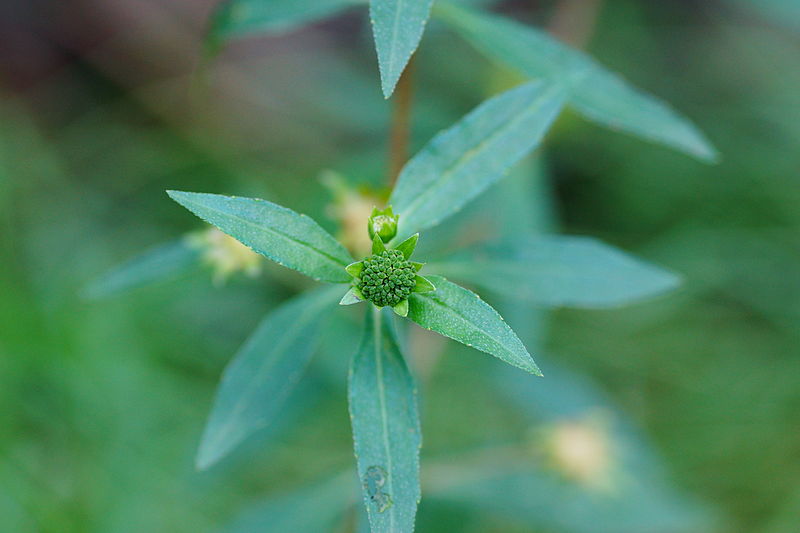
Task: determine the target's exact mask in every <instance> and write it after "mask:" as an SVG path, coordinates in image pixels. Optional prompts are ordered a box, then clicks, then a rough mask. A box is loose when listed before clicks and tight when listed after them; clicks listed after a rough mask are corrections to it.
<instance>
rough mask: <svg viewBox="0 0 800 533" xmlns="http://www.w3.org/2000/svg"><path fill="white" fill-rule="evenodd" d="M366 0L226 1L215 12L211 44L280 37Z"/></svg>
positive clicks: (210, 35)
mask: <svg viewBox="0 0 800 533" xmlns="http://www.w3.org/2000/svg"><path fill="white" fill-rule="evenodd" d="M365 3H366V0H226V1H224V2H222V3H221V4H220V5H219V7H218V8H217V9H216V11H215V12H214V15H213V16H212V19H211V31H210V34H209V38H210V39H211V40H212V41H218V40H221V39H227V38H231V37H238V36H243V35H248V34H255V33H277V32H282V31H287V30H291V29H294V28H296V27H297V26H300V25H303V24H308V23H310V22H314V21H316V20H318V19H321V18H324V17H327V16H329V15H333V14H335V13H337V12H339V11H342V10H344V9H347V8H349V7H352V6H355V5H359V4H365Z"/></svg>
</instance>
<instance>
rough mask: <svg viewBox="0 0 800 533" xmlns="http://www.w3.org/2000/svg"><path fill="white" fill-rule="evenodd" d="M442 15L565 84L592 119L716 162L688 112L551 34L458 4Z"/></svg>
mask: <svg viewBox="0 0 800 533" xmlns="http://www.w3.org/2000/svg"><path fill="white" fill-rule="evenodd" d="M436 12H437V14H438V15H440V16H441V18H442V19H443V20H444V21H445V22H447V23H448V24H449V25H451V26H452V27H453V29H455V30H456V31H457V32H458V33H460V34H461V35H462V36H463V37H464V38H465V39H466V40H467V41H469V42H470V43H471V44H472V45H473V46H475V47H476V48H477V49H478V50H480V51H481V52H483V53H484V54H486V55H488V56H489V57H491V58H492V59H495V60H497V61H500V62H502V63H505V64H507V65H508V66H510V67H512V68H514V69H516V70H518V71H519V72H520V73H522V74H524V75H526V76H529V77H531V78H547V79H549V80H552V81H553V82H557V83H560V84H562V85H563V86H564V87H565V88H566V89H567V90H568V92H569V103H570V104H571V105H572V106H573V107H574V108H575V109H576V110H577V111H579V112H580V113H582V114H583V115H584V116H585V117H586V118H588V119H589V120H592V121H595V122H597V123H599V124H602V125H604V126H607V127H610V128H612V129H619V130H623V131H627V132H629V133H632V134H634V135H638V136H640V137H642V138H645V139H647V140H650V141H654V142H658V143H661V144H664V145H666V146H669V147H672V148H675V149H677V150H680V151H683V152H685V153H687V154H690V155H692V156H695V157H697V158H699V159H703V160H705V161H714V160H715V159H716V157H717V153H716V150H715V149H714V147H713V146H712V145H711V144H710V143H709V142H708V140H707V139H706V138H705V136H704V135H703V134H702V133H701V132H700V131H699V130H698V129H697V128H696V127H695V126H694V125H693V124H692V123H691V122H690V121H689V120H688V119H686V118H685V117H683V116H682V115H680V114H679V113H677V112H676V111H674V110H673V109H671V108H670V107H669V106H668V105H667V104H665V103H664V102H662V101H661V100H659V99H657V98H655V97H652V96H650V95H648V94H645V93H644V92H641V91H639V90H638V89H636V88H634V87H633V86H631V85H629V84H628V83H626V82H625V81H624V80H623V79H622V78H620V77H618V76H617V75H615V74H614V73H612V72H610V71H608V70H606V69H605V68H604V67H603V66H601V65H600V64H598V63H597V62H595V61H594V60H593V59H592V58H590V57H589V56H587V55H585V54H583V53H581V52H579V51H577V50H574V49H572V48H570V47H569V46H567V45H564V44H562V43H560V42H558V41H557V40H556V39H554V38H553V37H551V36H549V35H548V34H547V33H545V32H543V31H540V30H537V29H535V28H532V27H530V26H525V25H522V24H519V23H517V22H514V21H512V20H509V19H506V18H503V17H498V16H494V15H489V14H487V13H480V12H477V11H472V10H470V9H467V8H464V7H461V6H456V5H455V4H453V3H445V2H442V3H440V4H437V10H436Z"/></svg>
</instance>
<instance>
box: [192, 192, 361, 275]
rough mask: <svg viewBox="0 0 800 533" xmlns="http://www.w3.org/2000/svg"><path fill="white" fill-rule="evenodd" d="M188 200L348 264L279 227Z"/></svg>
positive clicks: (341, 264) (195, 204) (300, 215)
mask: <svg viewBox="0 0 800 533" xmlns="http://www.w3.org/2000/svg"><path fill="white" fill-rule="evenodd" d="M186 202H187V203H189V204H191V205H193V206H196V207H197V206H199V207H201V208H203V209H207V210H209V211H213V212H215V213H219V214H222V215H225V216H227V217H230V218H233V219H236V220H239V221H241V222H243V223H245V224H247V225H248V226H250V227H253V228H256V229H259V230H264V231H268V232H270V233H274V234H275V235H278V236H280V237H282V238H284V239H285V240H287V241H290V242H294V243H297V244H300V245H302V246H303V247H305V248H308V249H309V250H312V251H314V252H316V253H317V254H319V255H321V256H322V257H324V258H326V259H328V260H330V261H332V262H334V263H335V264H336V265H337V266H346V265H347V263H346V262H344V261H339V259H337V258H336V257H334V256H333V255H331V254H329V253H327V252H325V251H323V250H320V249H318V248H315V247H314V246H312V245H311V244H310V243H307V242H305V241H302V240H300V239H298V238H296V237H294V236H292V235H290V234H288V233H284V232H282V231H279V230H277V229H275V228H272V227H270V226H262V225H259V224H257V223H255V222H253V221H251V220H248V219H246V218H242V217H241V216H239V215H235V214H231V213H229V212H227V211H222V210H220V209H217V208H215V207H210V206H206V205H202V204H199V203H197V202H193V201H191V200H187V201H186ZM278 207H280V206H278ZM296 214H297V216H299V217H302V216H304V215H302V214H300V213H296ZM201 218H202V217H201ZM307 218H308V217H307ZM312 222H313V220H312ZM214 225H216V224H214ZM323 231H324V230H323ZM234 238H236V237H234ZM237 240H238V239H237ZM334 242H336V241H334ZM256 251H257V252H258V253H260V254H261V255H264V256H266V257H268V258H269V259H272V260H273V261H277V262H280V261H279V260H278V259H276V258H274V257H271V256H269V255H268V254H267V253H266V252H261V251H259V250H256Z"/></svg>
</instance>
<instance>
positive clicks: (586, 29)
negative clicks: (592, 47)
mask: <svg viewBox="0 0 800 533" xmlns="http://www.w3.org/2000/svg"><path fill="white" fill-rule="evenodd" d="M602 4H603V0H560V1H559V2H558V3H557V4H556V7H555V11H554V12H553V16H552V18H551V19H550V24H549V28H548V29H549V31H550V33H551V34H552V35H553V36H554V37H557V38H558V39H559V40H561V41H563V42H565V43H567V44H569V45H572V46H573V47H575V48H585V47H586V45H587V44H588V43H589V40H590V39H591V38H592V33H593V32H594V27H595V24H596V22H597V16H598V15H599V14H600V8H601V7H602Z"/></svg>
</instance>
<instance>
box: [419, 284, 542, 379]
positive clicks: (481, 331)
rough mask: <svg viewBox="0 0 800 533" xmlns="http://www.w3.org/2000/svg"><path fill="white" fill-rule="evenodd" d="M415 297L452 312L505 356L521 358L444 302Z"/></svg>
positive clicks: (529, 365)
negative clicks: (487, 339)
mask: <svg viewBox="0 0 800 533" xmlns="http://www.w3.org/2000/svg"><path fill="white" fill-rule="evenodd" d="M433 294H435V292H434V293H433ZM416 296H418V297H419V298H424V299H425V300H427V301H429V302H431V303H433V304H434V305H437V306H439V307H443V308H444V309H447V310H449V311H451V312H452V313H453V314H455V315H456V316H457V317H458V318H459V319H460V320H461V321H462V322H464V323H466V324H467V325H469V326H470V327H471V328H472V329H474V330H476V331H478V332H480V333H482V334H483V335H485V336H487V337H488V338H489V339H491V340H492V341H493V342H494V343H495V344H497V346H499V347H500V349H501V350H502V351H503V352H505V353H507V354H510V355H511V356H512V357H511V358H512V359H515V360H519V359H521V358H520V356H518V355H517V354H515V353H514V352H512V351H511V350H509V349H508V348H506V347H505V346H504V345H503V343H502V342H501V341H499V340H498V339H497V338H496V337H495V336H494V335H491V334H489V333H487V332H486V331H484V330H483V329H481V328H479V327H478V326H477V325H475V324H474V323H473V322H472V321H470V319H469V318H468V317H466V316H465V315H463V314H462V313H460V312H459V311H458V310H457V309H456V308H454V307H451V306H450V305H448V304H446V303H444V302H441V301H439V300H436V299H434V297H433V296H425V295H421V294H417V295H416ZM479 301H482V300H479ZM428 329H430V328H428ZM472 347H473V348H475V349H477V350H480V351H484V350H481V349H480V348H478V347H477V346H475V345H473V346H472ZM487 353H489V352H487ZM490 355H495V354H492V353H490ZM495 357H497V356H495ZM522 360H523V361H525V362H527V363H529V364H528V365H527V366H528V367H532V368H536V364H535V363H534V362H533V361H532V360H531V361H527V360H525V359H522Z"/></svg>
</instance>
